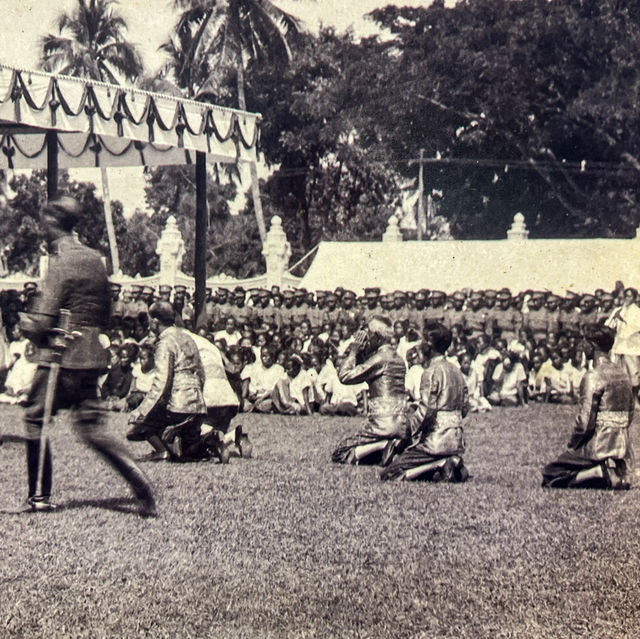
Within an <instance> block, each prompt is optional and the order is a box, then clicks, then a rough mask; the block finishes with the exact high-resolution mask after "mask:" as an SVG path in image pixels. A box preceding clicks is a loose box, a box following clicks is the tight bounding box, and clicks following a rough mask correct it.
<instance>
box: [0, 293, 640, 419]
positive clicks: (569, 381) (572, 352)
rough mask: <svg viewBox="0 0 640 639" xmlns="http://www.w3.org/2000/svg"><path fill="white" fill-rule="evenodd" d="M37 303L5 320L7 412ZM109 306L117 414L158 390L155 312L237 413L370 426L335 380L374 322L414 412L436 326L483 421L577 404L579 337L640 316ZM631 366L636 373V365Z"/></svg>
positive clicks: (548, 300)
mask: <svg viewBox="0 0 640 639" xmlns="http://www.w3.org/2000/svg"><path fill="white" fill-rule="evenodd" d="M36 291H37V286H36V285H35V283H28V285H25V289H24V291H22V292H21V293H17V292H15V291H14V292H4V293H3V300H2V301H3V304H2V308H3V319H4V323H5V327H6V329H7V331H8V334H9V336H10V338H11V341H10V342H9V343H8V344H7V347H6V351H7V356H6V359H5V361H6V363H7V366H6V368H7V370H8V375H7V378H6V381H5V393H4V394H3V395H2V396H0V400H1V399H4V400H5V401H20V398H21V397H24V395H25V393H26V391H27V390H28V386H29V379H30V377H29V376H30V374H32V373H33V371H34V370H35V364H33V350H34V347H33V345H32V344H30V343H29V342H28V340H25V339H23V338H22V337H21V335H20V329H19V327H18V325H17V323H16V322H17V317H18V312H19V311H20V310H22V309H23V308H26V307H27V306H28V304H29V301H30V299H31V296H32V295H33V294H35V293H36ZM112 297H113V299H112V311H113V314H112V322H111V329H110V331H109V333H108V334H107V335H105V336H104V343H105V347H106V348H108V349H109V353H110V360H111V364H110V369H109V372H108V373H107V374H106V375H105V376H104V377H103V379H102V384H101V393H102V396H103V398H104V399H105V400H107V403H108V405H109V406H110V407H111V408H112V409H114V410H123V411H131V410H133V409H135V408H136V406H138V405H139V404H140V402H141V401H142V399H143V398H144V395H145V393H146V392H148V390H149V388H150V384H151V381H152V379H153V374H154V336H153V335H152V333H151V332H150V331H149V316H148V310H149V307H150V305H151V304H152V303H153V302H154V301H156V300H159V301H164V302H168V303H170V304H171V305H172V306H173V309H174V312H175V323H176V325H178V326H185V327H186V328H188V329H189V330H191V331H193V332H194V333H196V334H198V335H200V336H201V337H204V338H206V339H207V340H208V341H209V342H210V343H213V344H214V345H215V346H216V347H217V348H218V349H219V351H220V353H221V354H222V356H223V358H224V362H225V370H226V374H227V377H228V380H229V382H230V384H231V387H232V388H233V390H234V392H235V393H236V395H237V398H238V403H239V410H240V412H261V413H280V414H290V415H311V414H313V413H320V414H322V415H356V414H366V412H367V403H368V386H367V384H366V383H361V384H355V385H354V384H344V383H342V382H341V381H340V379H339V376H338V373H337V371H338V370H339V368H340V365H341V363H342V362H343V360H344V359H345V357H346V355H347V353H348V351H349V347H350V345H351V344H352V342H353V339H354V335H355V333H356V331H357V330H358V329H359V328H360V327H361V326H363V325H364V324H365V323H366V322H367V321H369V320H370V319H371V318H373V317H385V318H387V319H389V320H390V321H391V322H392V327H393V335H392V337H391V342H392V345H393V346H394V348H395V349H396V351H397V352H398V354H399V355H400V356H401V357H402V359H403V361H404V363H405V366H406V375H405V392H406V396H407V398H408V399H409V401H411V402H418V401H419V399H420V397H419V395H420V378H421V374H422V371H423V368H424V366H425V365H426V364H427V363H428V361H427V360H426V358H425V352H424V342H423V340H422V336H423V331H424V328H425V327H426V326H429V325H435V324H441V325H444V326H446V327H447V328H448V329H449V330H450V331H451V334H452V341H451V345H450V347H449V348H448V350H447V352H446V354H445V355H446V358H447V359H448V360H449V361H450V362H452V363H454V364H455V365H456V366H457V367H458V368H459V369H460V371H461V372H462V374H463V376H464V379H465V382H466V384H467V387H468V390H469V399H470V409H471V410H472V411H488V410H491V408H492V407H493V406H526V405H527V403H528V402H531V401H541V402H551V403H572V402H575V401H576V400H577V395H578V389H579V386H580V380H581V378H582V375H583V374H584V372H585V364H586V362H585V358H584V355H583V353H582V352H581V347H580V343H581V332H582V327H583V326H584V325H586V324H590V323H605V322H608V323H609V324H614V325H615V326H614V328H620V327H622V331H621V332H624V330H625V329H628V327H629V325H630V317H628V316H629V315H630V311H629V309H631V310H633V309H637V315H640V307H638V306H637V305H636V302H637V291H635V289H632V288H627V289H624V288H620V289H616V290H615V291H613V292H606V291H603V290H596V291H595V292H594V293H593V294H584V295H576V294H574V293H568V294H567V295H566V296H565V297H564V298H561V297H559V296H558V295H555V294H552V293H545V292H539V291H526V292H521V293H518V294H516V295H513V294H512V293H511V292H510V291H508V290H506V289H502V290H499V291H493V290H485V291H456V292H454V293H452V294H450V295H446V294H445V293H444V292H442V291H427V290H426V289H422V290H420V291H416V292H410V291H395V292H394V293H388V294H381V292H380V290H379V289H377V288H368V289H365V291H364V295H362V296H360V297H358V296H356V294H355V293H354V292H353V291H349V290H344V289H341V288H338V289H336V290H335V291H316V292H315V294H314V293H310V292H308V291H306V290H304V289H296V290H291V291H282V292H281V291H280V290H279V289H277V287H274V288H273V289H272V290H270V291H268V290H265V289H252V290H250V291H245V290H244V289H242V288H241V287H236V288H235V289H234V290H227V289H223V288H220V289H218V290H216V291H215V292H214V291H212V290H209V289H208V290H207V299H206V305H205V309H204V310H205V312H204V313H203V314H201V316H200V318H196V317H195V314H194V311H193V307H192V304H191V299H190V295H189V293H188V291H187V290H186V287H182V286H176V287H175V288H174V289H173V290H172V288H171V287H168V286H161V287H159V289H158V291H157V292H156V291H155V290H154V289H152V288H151V287H143V286H134V287H132V288H131V289H127V290H122V287H121V286H120V285H119V284H116V283H114V284H112ZM624 317H627V319H626V320H624V319H622V320H621V318H624ZM634 321H636V322H637V319H636V320H634ZM631 324H633V322H631ZM622 350H625V349H624V348H623V349H622ZM626 350H633V349H629V348H627V349H626ZM615 352H616V351H615V349H614V353H615ZM639 353H640V351H639ZM618 356H619V357H623V356H624V354H623V353H618ZM627 359H628V360H630V361H631V363H630V364H629V366H630V367H631V369H633V361H634V360H635V359H636V358H634V357H630V358H629V357H627ZM632 372H634V371H633V370H632ZM635 374H636V376H637V374H638V371H637V370H636V371H635ZM637 384H638V382H634V385H637Z"/></svg>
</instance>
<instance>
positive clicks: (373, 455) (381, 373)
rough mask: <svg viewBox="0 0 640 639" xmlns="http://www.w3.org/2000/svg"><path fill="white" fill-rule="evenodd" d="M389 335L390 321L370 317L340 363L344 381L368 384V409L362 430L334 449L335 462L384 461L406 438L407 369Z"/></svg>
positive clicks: (390, 333)
mask: <svg viewBox="0 0 640 639" xmlns="http://www.w3.org/2000/svg"><path fill="white" fill-rule="evenodd" d="M392 337H393V330H392V326H391V322H390V320H388V319H387V318H384V317H377V316H375V317H373V318H372V319H371V320H370V321H369V323H368V324H367V330H366V331H358V333H356V336H355V338H354V341H353V343H352V344H351V346H350V347H349V351H348V353H347V356H346V358H345V359H344V361H343V362H342V364H341V365H340V369H339V371H338V376H339V378H340V381H341V382H342V383H343V384H360V383H362V382H367V383H368V384H369V403H368V409H369V410H368V419H367V424H366V426H365V427H364V429H363V430H362V431H360V432H359V433H358V434H356V435H354V436H351V437H347V438H346V439H344V440H343V441H342V442H340V445H339V446H338V448H336V450H335V451H334V452H333V455H332V461H333V462H335V463H338V464H376V463H384V462H385V460H386V458H388V457H389V455H390V454H391V453H392V452H393V450H394V448H395V447H396V446H399V445H402V443H404V442H405V441H406V439H407V437H408V434H409V426H408V420H407V403H406V395H405V390H404V377H405V371H406V368H405V365H404V361H403V359H402V357H400V355H398V353H397V352H396V350H395V348H394V346H392V345H391V338H392ZM358 360H359V361H360V362H361V363H358Z"/></svg>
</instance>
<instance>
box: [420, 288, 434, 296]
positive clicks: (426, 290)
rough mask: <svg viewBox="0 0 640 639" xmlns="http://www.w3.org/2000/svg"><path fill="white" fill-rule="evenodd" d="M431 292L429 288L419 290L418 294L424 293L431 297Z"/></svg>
mask: <svg viewBox="0 0 640 639" xmlns="http://www.w3.org/2000/svg"><path fill="white" fill-rule="evenodd" d="M430 292H431V291H430V290H429V289H428V288H421V289H419V290H418V293H422V294H423V295H424V296H426V297H429V293H430Z"/></svg>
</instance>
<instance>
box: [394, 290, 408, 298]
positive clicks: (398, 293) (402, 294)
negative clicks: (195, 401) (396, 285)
mask: <svg viewBox="0 0 640 639" xmlns="http://www.w3.org/2000/svg"><path fill="white" fill-rule="evenodd" d="M393 298H394V299H397V300H406V299H407V296H406V294H405V292H404V291H394V292H393Z"/></svg>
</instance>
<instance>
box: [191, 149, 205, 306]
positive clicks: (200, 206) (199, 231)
mask: <svg viewBox="0 0 640 639" xmlns="http://www.w3.org/2000/svg"><path fill="white" fill-rule="evenodd" d="M208 228H209V213H208V210H207V154H206V153H204V152H202V151H196V238H195V251H194V253H195V255H194V268H193V275H194V278H195V284H196V290H195V294H194V298H195V299H194V311H195V315H194V317H196V318H197V317H200V313H201V312H202V310H203V308H204V303H205V297H206V286H207V231H208Z"/></svg>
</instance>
